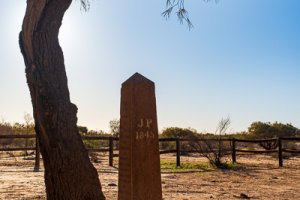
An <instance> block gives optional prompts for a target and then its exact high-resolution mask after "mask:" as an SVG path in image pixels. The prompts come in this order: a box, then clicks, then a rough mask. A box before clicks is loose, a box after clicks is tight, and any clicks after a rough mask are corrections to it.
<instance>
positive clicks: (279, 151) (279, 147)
mask: <svg viewBox="0 0 300 200" xmlns="http://www.w3.org/2000/svg"><path fill="white" fill-rule="evenodd" d="M278 160H279V167H283V157H282V139H281V138H280V137H279V138H278Z"/></svg>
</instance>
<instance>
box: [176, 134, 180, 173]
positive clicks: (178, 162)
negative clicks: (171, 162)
mask: <svg viewBox="0 0 300 200" xmlns="http://www.w3.org/2000/svg"><path fill="white" fill-rule="evenodd" d="M176 166H177V167H180V140H179V138H176Z"/></svg>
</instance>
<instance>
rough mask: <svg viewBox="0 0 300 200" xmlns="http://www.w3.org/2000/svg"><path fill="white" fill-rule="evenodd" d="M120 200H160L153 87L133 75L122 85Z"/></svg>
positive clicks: (148, 82) (152, 84) (147, 81)
mask: <svg viewBox="0 0 300 200" xmlns="http://www.w3.org/2000/svg"><path fill="white" fill-rule="evenodd" d="M119 145H120V152H119V192H118V199H119V200H161V199H162V188H161V174H160V159H159V145H158V128H157V116H156V99H155V86H154V83H153V82H152V81H150V80H149V79H147V78H145V77H143V76H142V75H140V74H138V73H136V74H134V75H133V76H132V77H130V78H129V79H128V80H127V81H125V82H124V83H123V84H122V89H121V120H120V143H119Z"/></svg>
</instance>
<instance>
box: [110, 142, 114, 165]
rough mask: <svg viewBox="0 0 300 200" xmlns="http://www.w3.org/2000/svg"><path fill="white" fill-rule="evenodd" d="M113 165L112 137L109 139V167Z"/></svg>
mask: <svg viewBox="0 0 300 200" xmlns="http://www.w3.org/2000/svg"><path fill="white" fill-rule="evenodd" d="M113 165H114V140H113V137H109V166H110V167H112V166H113Z"/></svg>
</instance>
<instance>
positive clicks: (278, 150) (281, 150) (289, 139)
mask: <svg viewBox="0 0 300 200" xmlns="http://www.w3.org/2000/svg"><path fill="white" fill-rule="evenodd" d="M81 138H82V140H83V141H92V140H97V141H107V143H108V146H105V147H99V148H86V149H87V151H89V152H108V153H109V166H113V158H114V157H118V156H119V154H115V153H114V150H118V149H117V148H116V146H117V145H115V142H118V141H119V138H118V137H112V136H110V137H107V136H82V137H81ZM3 139H35V147H5V148H3V147H0V151H27V150H32V151H35V170H37V171H38V170H39V167H40V151H39V145H38V141H37V138H36V135H34V134H31V135H0V142H1V140H3ZM296 141H298V142H300V137H279V138H272V139H261V140H244V139H235V138H226V139H202V138H193V139H186V138H159V142H160V143H164V142H172V143H174V145H175V149H168V150H166V149H162V150H160V154H168V153H175V154H176V165H177V166H180V156H181V154H182V152H183V151H185V152H187V153H197V152H198V151H195V150H188V151H186V150H182V149H181V146H182V143H183V142H198V143H199V142H230V146H231V149H224V150H223V153H224V152H226V153H231V156H232V162H233V163H236V162H237V161H236V160H237V153H251V154H271V153H278V162H279V166H280V167H282V166H283V153H284V152H285V153H293V154H300V149H299V150H295V149H286V148H283V143H284V142H296ZM266 142H277V143H278V147H277V148H276V149H272V150H248V149H239V148H237V144H238V143H253V144H260V143H266ZM205 153H209V152H205Z"/></svg>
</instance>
